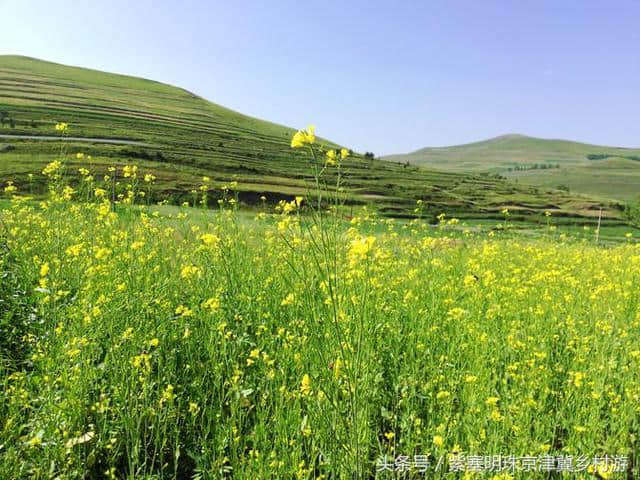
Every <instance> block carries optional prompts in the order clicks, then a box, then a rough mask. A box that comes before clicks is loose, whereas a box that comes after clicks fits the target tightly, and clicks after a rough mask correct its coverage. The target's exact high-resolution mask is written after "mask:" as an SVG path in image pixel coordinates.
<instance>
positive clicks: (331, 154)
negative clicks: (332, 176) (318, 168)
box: [325, 150, 336, 166]
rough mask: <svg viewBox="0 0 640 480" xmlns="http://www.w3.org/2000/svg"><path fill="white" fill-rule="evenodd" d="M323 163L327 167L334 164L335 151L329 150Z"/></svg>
mask: <svg viewBox="0 0 640 480" xmlns="http://www.w3.org/2000/svg"><path fill="white" fill-rule="evenodd" d="M325 163H326V164H327V165H329V166H331V165H335V164H336V151H335V150H329V151H328V152H327V160H326V162H325Z"/></svg>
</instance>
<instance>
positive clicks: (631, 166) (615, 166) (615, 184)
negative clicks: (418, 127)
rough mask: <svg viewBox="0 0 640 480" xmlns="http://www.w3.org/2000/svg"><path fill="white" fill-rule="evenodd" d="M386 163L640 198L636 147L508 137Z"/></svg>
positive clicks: (429, 150)
mask: <svg viewBox="0 0 640 480" xmlns="http://www.w3.org/2000/svg"><path fill="white" fill-rule="evenodd" d="M385 159H386V160H389V161H395V162H403V163H404V162H410V163H411V164H414V165H423V166H429V167H436V168H441V169H445V170H449V171H457V172H463V171H464V172H490V173H497V174H500V175H504V176H506V177H507V178H511V179H518V180H519V181H521V182H525V183H529V184H532V185H539V186H543V187H551V188H558V187H560V188H565V187H568V188H569V189H570V190H571V191H575V192H580V193H585V194H590V195H596V196H600V197H605V198H613V199H618V200H629V199H633V198H635V197H637V196H638V195H640V149H630V148H619V147H603V146H598V145H589V144H586V143H578V142H571V141H567V140H547V139H542V138H533V137H527V136H525V135H517V134H512V135H503V136H500V137H496V138H492V139H490V140H485V141H482V142H474V143H468V144H465V145H456V146H452V147H440V148H423V149H420V150H417V151H415V152H412V153H408V154H405V155H390V156H388V157H385Z"/></svg>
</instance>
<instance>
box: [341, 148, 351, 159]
mask: <svg viewBox="0 0 640 480" xmlns="http://www.w3.org/2000/svg"><path fill="white" fill-rule="evenodd" d="M348 156H349V150H347V149H346V148H341V149H340V157H341V158H342V160H344V159H345V158H347V157H348Z"/></svg>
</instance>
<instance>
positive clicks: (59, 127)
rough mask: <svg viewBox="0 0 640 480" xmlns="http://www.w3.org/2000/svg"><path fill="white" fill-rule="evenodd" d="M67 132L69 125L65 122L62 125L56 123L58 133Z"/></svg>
mask: <svg viewBox="0 0 640 480" xmlns="http://www.w3.org/2000/svg"><path fill="white" fill-rule="evenodd" d="M67 130H69V125H68V124H66V123H64V122H60V123H56V131H58V132H60V133H66V132H67Z"/></svg>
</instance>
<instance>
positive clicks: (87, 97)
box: [0, 56, 622, 223]
mask: <svg viewBox="0 0 640 480" xmlns="http://www.w3.org/2000/svg"><path fill="white" fill-rule="evenodd" d="M0 112H1V122H0V177H1V179H2V180H4V181H6V180H9V179H11V180H14V181H15V182H16V184H17V185H18V187H19V188H20V189H22V190H27V189H28V190H29V191H31V192H33V193H37V192H38V190H39V189H41V188H42V185H41V184H40V183H39V182H40V180H39V178H40V176H39V175H34V176H33V179H32V180H31V179H29V174H30V173H31V174H37V173H38V172H40V171H41V170H42V167H43V166H44V165H45V164H46V163H48V162H49V161H51V160H52V159H54V158H56V156H57V155H59V152H60V149H61V143H62V142H61V141H51V140H50V139H48V138H47V137H49V136H55V131H54V125H55V124H56V123H57V122H60V121H64V122H67V123H69V125H70V132H69V137H68V138H67V139H66V140H65V142H64V149H65V151H66V152H67V153H68V154H69V155H68V156H67V158H68V166H69V168H68V171H69V172H73V171H77V169H78V168H79V167H81V166H82V167H88V168H89V169H90V170H92V171H93V172H95V173H97V174H101V173H103V172H106V170H107V167H108V166H110V165H114V164H115V165H124V164H127V163H131V162H135V163H136V164H137V165H139V166H140V168H141V169H142V170H145V171H151V172H153V173H154V174H155V175H156V177H157V181H156V184H155V185H154V187H153V188H154V190H153V192H152V194H153V196H154V199H160V198H169V199H171V200H172V201H175V202H179V201H183V200H185V199H189V198H190V195H191V194H190V192H191V191H192V190H193V189H194V188H197V186H198V185H199V184H200V183H201V181H202V180H201V179H202V176H205V175H206V176H208V177H210V178H211V180H212V182H213V185H214V186H215V185H217V186H220V185H222V184H226V183H228V182H231V181H236V182H237V187H236V189H237V191H238V195H239V198H240V201H241V202H243V203H245V204H255V203H258V202H259V200H258V199H259V198H260V197H261V196H263V195H264V196H265V197H266V198H267V199H268V200H267V201H269V202H275V201H277V200H279V199H281V198H289V197H291V196H293V195H301V194H302V195H304V194H305V193H306V192H307V190H308V187H309V185H310V180H311V178H312V177H311V171H310V168H309V164H308V159H307V157H305V156H304V154H302V153H300V152H296V151H293V150H292V149H291V148H290V146H289V142H290V138H291V135H292V133H293V130H292V129H289V128H286V127H283V126H280V125H276V124H273V123H269V122H265V121H262V120H258V119H255V118H251V117H247V116H245V115H242V114H239V113H237V112H234V111H232V110H229V109H226V108H224V107H221V106H219V105H216V104H213V103H211V102H208V101H206V100H204V99H202V98H200V97H198V96H197V95H194V94H192V93H190V92H187V91H185V90H182V89H180V88H176V87H172V86H169V85H164V84H161V83H158V82H153V81H149V80H144V79H140V78H133V77H128V76H123V75H115V74H110V73H104V72H98V71H94V70H88V69H83V68H77V67H68V66H63V65H59V64H54V63H50V62H44V61H41V60H36V59H31V58H26V57H18V56H0ZM54 140H55V139H54ZM325 143H328V142H325ZM79 152H82V153H85V154H87V155H91V157H92V158H91V160H87V157H86V156H85V157H84V158H82V159H77V158H76V157H75V154H76V153H79ZM343 171H344V179H345V181H344V186H345V192H344V195H345V197H346V200H347V201H348V202H349V203H352V204H354V205H359V204H371V205H373V206H374V207H375V208H376V209H377V210H378V211H379V212H380V213H382V214H384V215H393V216H407V217H408V216H413V215H415V212H414V210H415V207H416V201H417V200H418V199H421V200H423V201H424V210H423V212H422V214H425V215H427V216H431V217H435V216H436V215H437V214H439V213H441V212H447V213H448V214H450V215H455V216H458V217H460V218H500V211H501V210H502V209H503V208H505V207H507V208H509V209H510V210H511V212H512V214H513V217H512V218H514V219H518V218H524V216H527V218H528V219H535V218H542V215H543V212H544V211H545V210H552V211H553V212H554V214H555V216H557V217H559V218H564V219H566V220H567V221H571V222H573V221H577V222H593V221H594V218H595V217H596V216H597V215H598V214H599V211H600V207H601V206H602V207H603V208H604V210H603V215H604V219H605V221H607V222H611V223H616V222H620V221H622V215H621V212H620V208H621V206H619V205H616V204H614V203H608V202H604V203H603V202H600V201H596V200H593V199H590V198H588V197H584V196H579V195H571V194H568V193H566V192H562V191H558V190H554V189H548V188H543V189H540V188H536V187H523V186H518V185H516V184H514V183H511V182H508V181H505V180H504V179H501V178H498V177H497V176H492V175H469V174H460V173H450V172H444V171H439V170H434V169H426V168H419V167H417V166H407V165H401V164H398V163H394V162H386V161H380V160H370V159H365V158H363V157H362V156H360V155H357V154H354V155H353V156H352V157H350V158H349V159H348V160H347V161H346V162H345V163H344V166H343ZM330 176H331V175H329V177H330ZM328 180H329V181H330V180H331V178H329V179H328Z"/></svg>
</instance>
